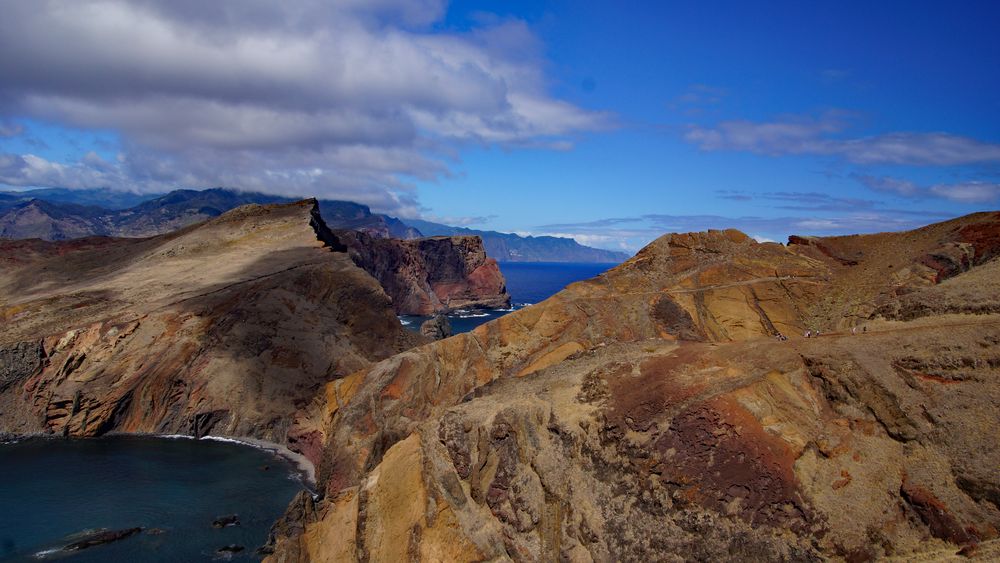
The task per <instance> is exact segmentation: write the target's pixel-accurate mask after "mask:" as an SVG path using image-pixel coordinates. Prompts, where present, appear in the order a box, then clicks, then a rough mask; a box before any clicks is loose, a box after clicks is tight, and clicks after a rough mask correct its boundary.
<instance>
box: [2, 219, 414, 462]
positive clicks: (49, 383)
mask: <svg viewBox="0 0 1000 563" xmlns="http://www.w3.org/2000/svg"><path fill="white" fill-rule="evenodd" d="M0 250H2V251H3V256H4V257H5V258H4V260H5V267H4V268H3V270H2V273H0V318H2V319H3V324H2V326H0V428H2V429H3V430H4V431H7V432H13V433H34V432H44V433H55V434H64V435H82V436H91V435H99V434H103V433H106V432H109V431H125V432H154V433H181V434H194V435H202V434H208V433H213V434H221V435H228V436H247V437H254V438H260V439H264V440H270V441H273V442H277V443H281V444H284V443H286V442H287V441H288V439H289V436H288V428H289V424H290V415H291V413H292V412H294V411H295V410H296V409H297V408H298V407H300V406H301V405H303V404H307V403H308V401H309V400H310V399H311V398H312V396H313V395H314V394H315V393H316V390H317V389H318V388H319V387H321V386H322V385H323V384H324V383H325V382H326V381H329V380H330V379H333V378H337V377H341V376H344V375H347V374H349V373H352V372H354V371H356V370H358V369H360V368H363V367H365V366H367V365H369V364H370V363H371V362H372V361H375V360H379V359H383V358H386V357H388V356H391V355H393V354H395V353H397V352H400V351H402V350H405V349H407V348H409V347H411V346H412V345H414V344H416V343H419V342H421V340H420V337H419V336H416V335H413V334H412V333H409V332H407V331H405V330H403V329H402V327H401V326H400V324H399V321H398V320H397V318H396V316H395V313H394V312H393V310H392V307H391V303H390V301H389V298H388V296H387V295H386V294H385V292H384V291H383V290H382V288H381V287H380V286H379V284H378V283H377V282H376V281H375V280H374V279H372V278H371V276H369V275H368V274H366V273H365V272H364V271H363V270H361V269H360V268H358V267H357V266H355V265H354V263H353V261H352V260H351V259H350V257H349V256H348V254H347V253H346V252H344V250H346V248H345V247H343V246H342V245H340V243H339V241H338V239H337V238H336V235H334V234H333V233H332V232H331V231H329V230H328V229H327V228H326V227H325V225H324V224H323V223H322V221H321V220H320V219H319V216H318V214H317V213H316V206H315V202H312V201H306V202H301V203H298V204H289V205H279V206H248V207H243V208H240V209H238V210H235V211H232V212H230V213H227V214H225V215H223V216H221V217H219V218H218V219H215V220H213V221H210V222H208V223H205V224H202V225H198V226H194V227H189V228H186V229H182V230H180V231H176V232H174V233H171V234H169V235H162V236H158V237H153V238H149V239H81V240H75V241H67V242H60V243H42V242H41V241H37V240H35V241H30V240H29V241H12V242H5V243H4V245H3V247H2V249H0ZM336 250H339V252H337V251H336Z"/></svg>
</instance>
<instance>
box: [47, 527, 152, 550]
mask: <svg viewBox="0 0 1000 563" xmlns="http://www.w3.org/2000/svg"><path fill="white" fill-rule="evenodd" d="M141 531H142V528H125V529H124V530H102V531H100V532H95V533H93V534H88V535H86V536H84V537H82V538H80V539H78V540H77V541H75V542H73V543H71V544H69V545H67V546H66V547H64V548H63V551H80V550H81V549H87V548H90V547H95V546H98V545H104V544H106V543H111V542H116V541H119V540H123V539H125V538H127V537H129V536H134V535H135V534H138V533H139V532H141Z"/></svg>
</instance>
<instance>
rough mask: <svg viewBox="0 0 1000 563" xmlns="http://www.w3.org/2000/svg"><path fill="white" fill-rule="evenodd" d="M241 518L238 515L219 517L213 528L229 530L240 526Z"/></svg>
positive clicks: (213, 523)
mask: <svg viewBox="0 0 1000 563" xmlns="http://www.w3.org/2000/svg"><path fill="white" fill-rule="evenodd" d="M239 525H240V517H239V516H238V515H236V514H230V515H228V516H219V517H218V518H216V519H215V520H214V521H213V522H212V527H213V528H228V527H229V526H239Z"/></svg>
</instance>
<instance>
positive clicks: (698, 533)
mask: <svg viewBox="0 0 1000 563" xmlns="http://www.w3.org/2000/svg"><path fill="white" fill-rule="evenodd" d="M998 227H1000V215H998V214H982V215H975V216H970V217H966V218H962V219H960V220H956V221H952V222H948V223H944V224H939V225H934V226H931V227H928V228H926V229H921V230H918V231H911V232H908V233H893V234H880V235H872V236H869V237H866V236H860V237H851V238H844V237H839V238H834V239H812V240H808V241H807V240H805V239H795V240H794V241H793V242H795V243H796V244H791V245H789V246H787V247H786V246H782V245H779V244H773V243H771V244H758V243H756V242H754V241H753V240H751V239H749V238H748V237H746V236H745V235H743V234H742V233H739V232H736V231H714V232H709V233H693V234H687V235H667V236H664V237H662V238H661V239H659V240H657V241H655V242H654V243H652V244H651V245H649V246H648V247H647V248H645V249H643V250H642V251H641V252H640V253H639V254H637V255H636V256H635V257H634V258H633V259H631V260H629V261H628V262H626V263H624V264H622V265H621V266H619V267H618V268H615V269H614V270H611V271H609V272H608V273H606V274H604V275H602V276H599V277H597V278H595V279H593V280H589V281H586V282H580V283H577V284H573V285H571V286H570V287H568V288H567V289H566V290H564V291H563V292H561V293H559V294H557V295H556V296H554V297H552V298H551V299H549V300H547V301H545V302H543V303H540V304H538V305H535V306H532V307H529V308H526V309H523V310H521V311H517V312H515V313H512V314H510V315H507V316H505V317H502V318H500V319H498V320H496V321H493V322H491V323H488V324H486V325H483V326H481V327H479V328H477V329H476V330H474V331H473V332H471V333H466V334H460V335H457V336H454V337H452V338H448V339H445V340H442V341H438V342H435V343H433V344H428V345H425V346H422V347H420V348H415V349H412V350H409V351H407V352H404V353H402V354H399V355H396V356H393V357H391V358H389V359H387V360H384V361H382V362H380V363H377V364H375V365H373V366H372V367H371V368H368V369H365V370H362V371H359V372H357V373H354V374H352V375H350V376H349V377H346V378H343V379H340V380H337V381H334V382H331V383H328V384H327V386H326V390H325V393H323V394H321V395H320V396H319V397H317V399H316V400H314V401H313V403H312V404H310V405H308V406H307V407H305V408H303V409H302V410H301V411H300V412H299V413H298V415H297V418H296V422H295V425H294V431H295V432H297V433H299V434H301V435H309V436H310V439H311V440H312V442H313V443H316V444H323V445H324V448H323V450H322V451H320V450H318V449H317V450H315V451H313V452H311V455H312V456H313V459H314V460H315V461H316V462H317V463H318V465H319V466H320V475H321V482H322V483H323V485H324V488H325V496H324V498H323V499H322V500H320V501H319V502H317V503H314V502H313V501H312V500H311V499H307V498H301V499H299V500H298V501H297V502H296V503H295V504H294V505H293V507H292V508H290V510H289V513H288V515H287V517H286V519H284V520H283V521H282V522H279V524H278V525H276V527H275V530H274V533H275V538H274V540H275V541H274V549H275V551H274V555H273V556H272V560H274V561H296V560H310V561H343V560H378V561H397V560H406V559H411V560H412V559H419V560H428V561H430V560H456V561H473V560H491V559H495V560H508V559H512V560H517V561H553V560H568V561H592V560H593V561H608V560H665V561H673V560H676V561H681V560H740V561H743V560H763V561H809V560H816V561H818V560H824V559H830V558H832V559H842V560H851V561H864V560H871V559H874V558H879V557H892V556H896V557H900V558H903V559H905V560H919V559H923V560H940V559H944V558H947V557H951V556H954V555H955V554H956V553H958V552H959V551H961V552H962V553H963V554H965V555H970V556H978V557H982V558H984V559H989V558H991V557H996V556H998V555H1000V547H998V545H997V542H996V537H997V529H998V527H1000V474H998V473H997V471H996V468H997V467H1000V449H998V447H997V444H996V442H995V440H993V439H992V435H993V431H992V429H994V428H996V427H997V425H998V424H1000V379H998V376H1000V357H997V350H998V345H1000V318H998V316H997V315H993V314H977V315H955V314H950V313H952V312H953V311H952V310H950V309H947V308H946V309H943V310H942V311H944V312H946V313H949V314H945V315H939V314H937V312H936V310H934V309H931V310H930V312H929V313H928V314H926V315H922V316H919V318H916V319H915V320H911V321H908V322H902V321H901V320H898V319H899V316H898V315H897V316H891V318H885V317H883V316H881V313H879V311H883V310H885V311H889V310H896V309H892V308H890V309H884V308H883V307H884V306H885V305H888V304H890V303H894V302H896V301H897V300H899V299H903V298H905V297H906V296H915V295H919V294H920V293H921V292H926V291H932V290H934V291H938V292H942V293H943V294H944V297H942V298H941V299H943V300H944V301H942V302H948V301H947V300H948V299H958V297H957V296H956V295H957V294H955V293H953V292H955V291H965V292H972V293H974V294H975V295H976V298H977V303H979V304H980V306H977V308H976V310H975V311H974V312H977V313H990V312H991V311H993V310H994V309H993V307H994V306H995V305H996V304H998V302H1000V291H998V289H1000V287H998V282H997V281H996V279H995V278H993V280H992V281H991V280H990V279H989V278H987V277H986V275H984V274H983V272H986V271H995V268H996V262H995V258H993V257H995V256H997V251H998V250H1000V237H998V236H996V233H997V232H998V230H997V228H998ZM965 245H969V246H965ZM955 252H959V254H955ZM927 256H931V257H939V256H947V257H952V258H955V260H956V261H955V262H954V263H955V264H958V266H957V267H955V268H950V267H942V266H941V264H940V260H938V259H935V260H934V261H932V262H931V263H930V265H928V260H927ZM962 256H965V257H967V258H968V260H963V259H962ZM886 259H889V260H891V262H886V261H885V260H886ZM946 262H948V263H951V262H950V261H946ZM890 264H891V266H890ZM925 268H926V269H925ZM927 269H929V270H931V271H935V272H938V273H939V274H940V273H941V272H947V273H948V275H950V276H951V278H950V279H949V281H947V282H944V283H939V282H941V281H942V277H941V276H930V275H929V274H930V272H929V271H928V270H927ZM887 274H888V275H887ZM944 277H947V276H944ZM965 279H968V280H970V281H969V282H968V283H965V282H964V281H963V280H965ZM875 301H881V302H883V305H882V306H879V305H875V303H874V302H875ZM956 312H961V311H956ZM859 322H860V323H863V325H862V326H861V327H860V333H859V334H857V335H852V334H851V332H850V331H849V330H840V331H836V329H838V328H842V329H846V328H847V327H849V326H852V325H853V324H854V323H859ZM806 328H813V329H818V330H822V332H823V336H822V337H820V338H811V339H806V338H803V337H802V336H801V334H802V331H804V330H805V329H806ZM777 333H783V334H785V335H789V336H790V339H789V340H787V341H783V340H779V339H776V338H774V335H776V334H777Z"/></svg>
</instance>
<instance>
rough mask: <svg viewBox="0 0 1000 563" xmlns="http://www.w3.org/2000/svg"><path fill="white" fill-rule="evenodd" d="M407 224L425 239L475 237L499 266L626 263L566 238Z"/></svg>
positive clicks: (620, 257) (612, 254)
mask: <svg viewBox="0 0 1000 563" xmlns="http://www.w3.org/2000/svg"><path fill="white" fill-rule="evenodd" d="M407 222H408V223H410V224H411V225H413V226H415V227H416V228H418V229H420V232H421V233H423V234H425V235H427V236H478V237H480V238H481V239H483V245H484V246H485V247H486V253H487V254H489V255H490V256H492V257H494V258H496V259H497V260H499V261H500V262H590V263H596V264H619V263H621V262H624V261H625V260H626V259H628V257H629V255H628V254H626V253H624V252H616V251H613V250H604V249H601V248H591V247H589V246H583V245H582V244H580V243H578V242H576V241H575V240H573V239H570V238H562V237H550V236H539V237H533V236H527V237H522V236H521V235H516V234H513V233H498V232H496V231H481V230H477V229H468V228H465V227H450V226H448V225H442V224H440V223H431V222H429V221H421V220H419V219H407Z"/></svg>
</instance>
